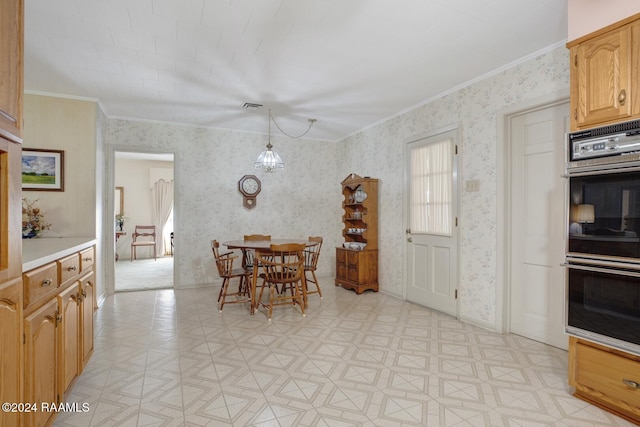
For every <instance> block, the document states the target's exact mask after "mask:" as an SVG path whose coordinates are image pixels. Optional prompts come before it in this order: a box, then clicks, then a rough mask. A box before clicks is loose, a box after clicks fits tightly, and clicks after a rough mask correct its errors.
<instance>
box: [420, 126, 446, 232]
mask: <svg viewBox="0 0 640 427" xmlns="http://www.w3.org/2000/svg"><path fill="white" fill-rule="evenodd" d="M452 149H453V140H451V139H446V140H443V141H438V142H433V143H430V144H427V145H424V146H422V147H418V148H415V149H412V150H411V178H410V179H411V212H410V216H411V232H412V233H414V234H416V233H423V234H438V235H443V236H451V234H452V229H453V224H452V222H453V221H452V209H453V206H452V203H453V201H452V199H453V194H452V192H453V153H452V151H453V150H452Z"/></svg>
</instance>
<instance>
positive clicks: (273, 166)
mask: <svg viewBox="0 0 640 427" xmlns="http://www.w3.org/2000/svg"><path fill="white" fill-rule="evenodd" d="M272 148H273V145H271V109H269V139H268V140H267V149H266V150H264V151H263V152H262V153H260V155H259V156H258V158H257V159H256V162H255V163H254V164H253V165H254V166H255V168H256V169H262V170H263V171H265V172H269V173H271V172H275V171H278V170H282V169H284V162H283V161H282V159H281V158H280V156H279V155H278V153H276V152H275V151H273V150H272Z"/></svg>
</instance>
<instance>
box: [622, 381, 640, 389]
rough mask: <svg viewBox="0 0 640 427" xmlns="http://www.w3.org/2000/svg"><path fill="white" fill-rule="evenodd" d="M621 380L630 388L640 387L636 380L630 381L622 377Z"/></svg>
mask: <svg viewBox="0 0 640 427" xmlns="http://www.w3.org/2000/svg"><path fill="white" fill-rule="evenodd" d="M622 382H623V383H624V384H625V385H626V386H629V387H631V388H640V383H637V382H636V381H631V380H625V379H623V380H622Z"/></svg>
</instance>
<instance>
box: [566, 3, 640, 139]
mask: <svg viewBox="0 0 640 427" xmlns="http://www.w3.org/2000/svg"><path fill="white" fill-rule="evenodd" d="M639 19H640V15H635V16H633V17H631V18H628V19H625V20H623V21H620V22H618V23H616V24H614V25H611V26H609V27H606V28H604V29H602V30H599V31H596V32H594V33H592V34H589V35H587V36H585V37H582V38H580V39H577V40H574V41H572V42H570V43H568V44H567V47H568V48H569V49H570V54H571V57H570V61H571V71H570V73H571V129H572V130H578V129H585V128H590V127H594V126H601V125H604V124H610V123H616V122H620V121H626V120H630V119H632V118H638V117H640V94H639V92H640V81H639V80H638V71H639V70H640V20H639Z"/></svg>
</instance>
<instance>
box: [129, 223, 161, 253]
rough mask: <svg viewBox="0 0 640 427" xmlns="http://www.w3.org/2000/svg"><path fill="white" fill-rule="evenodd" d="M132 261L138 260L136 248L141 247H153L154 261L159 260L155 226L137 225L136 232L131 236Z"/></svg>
mask: <svg viewBox="0 0 640 427" xmlns="http://www.w3.org/2000/svg"><path fill="white" fill-rule="evenodd" d="M131 238H132V239H133V240H132V241H131V261H133V260H134V259H137V257H136V248H139V247H140V246H152V247H153V259H154V260H157V259H158V256H157V249H156V227H155V225H136V228H135V231H134V232H133V234H132V235H131Z"/></svg>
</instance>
